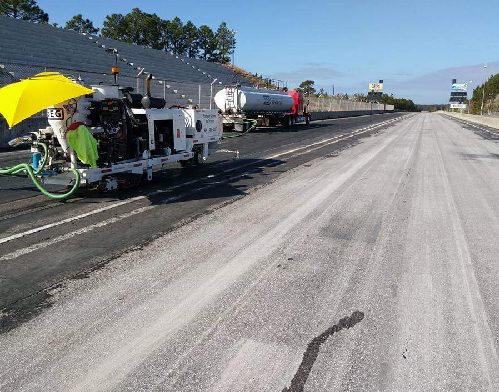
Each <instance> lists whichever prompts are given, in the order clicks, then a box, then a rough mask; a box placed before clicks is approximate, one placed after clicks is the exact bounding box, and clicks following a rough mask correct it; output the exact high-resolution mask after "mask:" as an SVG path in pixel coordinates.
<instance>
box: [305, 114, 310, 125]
mask: <svg viewBox="0 0 499 392" xmlns="http://www.w3.org/2000/svg"><path fill="white" fill-rule="evenodd" d="M305 124H307V125H310V116H305Z"/></svg>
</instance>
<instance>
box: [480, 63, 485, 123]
mask: <svg viewBox="0 0 499 392" xmlns="http://www.w3.org/2000/svg"><path fill="white" fill-rule="evenodd" d="M483 69H484V70H485V69H487V64H485V65H484V66H483ZM485 82H486V80H484V81H483V91H482V106H481V107H480V116H483V101H484V100H485Z"/></svg>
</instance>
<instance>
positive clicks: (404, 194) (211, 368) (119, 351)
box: [0, 114, 499, 392]
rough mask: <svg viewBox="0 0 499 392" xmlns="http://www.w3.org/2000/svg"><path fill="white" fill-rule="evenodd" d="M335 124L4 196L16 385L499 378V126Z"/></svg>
mask: <svg viewBox="0 0 499 392" xmlns="http://www.w3.org/2000/svg"><path fill="white" fill-rule="evenodd" d="M357 120H359V119H357ZM379 120H380V121H385V120H387V118H380V119H379ZM365 121H369V122H370V123H372V122H373V119H372V118H369V119H367V120H365ZM331 124H333V125H328V124H325V125H324V126H323V127H317V128H315V129H310V130H307V132H305V131H303V132H296V133H293V134H292V135H293V136H290V135H291V134H289V135H284V136H285V137H284V136H280V135H279V134H278V133H275V134H271V135H263V134H262V135H256V136H253V137H252V138H248V139H247V140H246V141H244V142H241V141H239V142H238V145H239V146H241V145H242V143H248V146H247V148H248V156H247V158H244V159H243V160H240V161H236V162H234V161H231V160H227V161H220V162H218V163H215V164H214V165H213V169H214V170H215V171H217V172H220V171H221V170H226V171H227V170H230V171H228V172H225V173H223V175H218V176H217V175H215V174H208V176H210V177H207V175H206V174H205V173H204V172H203V175H202V177H196V176H195V175H194V174H193V175H192V176H190V178H191V180H189V181H191V182H192V181H194V180H195V179H197V178H199V179H200V180H202V181H201V182H197V183H195V184H191V185H189V184H187V185H185V182H186V179H185V174H184V175H180V174H179V175H178V177H175V176H173V177H172V178H171V181H172V182H170V184H172V183H173V184H178V187H177V188H175V189H174V190H170V191H162V192H158V193H156V194H150V193H151V192H153V188H154V185H153V188H151V189H149V190H148V192H150V193H149V194H148V195H147V196H146V195H135V194H134V195H127V196H126V197H125V196H123V197H122V198H120V199H100V198H94V199H93V203H92V201H91V200H92V199H83V198H82V199H76V200H75V201H72V202H69V203H65V204H60V203H58V204H54V203H47V202H41V201H40V202H38V201H36V202H35V201H34V198H32V197H28V198H26V199H24V200H21V201H15V202H5V203H4V205H1V206H0V214H4V215H3V216H4V217H7V218H5V219H3V221H0V224H2V225H3V226H2V229H3V232H2V234H1V235H0V241H2V240H3V241H4V242H3V243H0V246H2V252H1V253H0V276H1V277H2V279H3V282H2V287H1V290H2V295H1V297H2V300H3V301H4V304H5V306H4V310H3V313H4V314H3V315H2V321H3V323H4V324H3V326H4V330H5V331H6V332H5V333H3V334H1V335H0V352H2V355H1V356H0V390H1V391H2V392H3V391H11V390H25V391H31V390H33V391H39V390H51V391H52V390H53V391H55V390H64V391H96V390H104V391H137V390H162V391H302V390H305V391H336V390H338V391H343V390H348V391H365V390H373V391H377V390H382V391H385V390H387V391H428V390H431V391H438V390H441V391H449V390H455V391H463V390H480V391H482V390H490V391H496V390H499V379H498V377H499V363H498V357H497V352H496V350H497V345H498V337H499V318H498V317H499V304H498V303H497V300H496V299H497V298H498V295H499V286H498V285H497V283H496V280H497V276H499V275H498V273H499V263H498V259H497V254H498V251H499V242H498V241H497V238H499V203H498V202H497V195H498V194H499V177H498V175H497V173H498V172H499V171H498V169H499V160H498V157H499V144H498V140H499V138H496V137H495V136H494V135H489V134H486V133H481V132H480V130H479V129H474V128H473V129H471V128H468V127H466V128H464V127H463V125H462V124H460V123H458V122H455V121H453V120H450V119H448V118H446V117H443V116H440V115H437V114H419V115H414V116H407V117H404V118H403V119H401V120H399V121H396V122H393V123H391V124H388V125H386V126H385V125H384V126H380V127H379V128H376V129H365V128H366V125H367V123H366V124H364V125H361V126H352V128H351V129H350V130H348V131H347V130H346V127H345V125H344V123H343V125H341V124H340V125H338V124H339V123H338V122H331ZM362 128H364V129H363V130H361V129H362ZM354 129H357V133H358V134H357V135H356V136H353V135H354V134H352V132H353V131H354ZM361 132H362V133H361ZM339 135H342V136H339ZM369 135H371V136H372V137H366V136H369ZM279 137H281V139H279ZM265 138H267V140H270V138H275V139H272V144H270V143H266V142H265V140H266V139H265ZM293 138H295V139H293ZM300 138H301V140H299V139H300ZM241 139H242V138H241ZM235 140H236V139H233V140H231V142H230V143H233V142H234V143H235ZM250 141H251V142H252V144H253V145H255V146H256V149H255V151H257V150H258V143H263V145H267V146H272V151H268V152H265V153H260V155H258V156H257V155H254V156H252V155H251V152H249V149H250V144H251V143H249V142H250ZM279 141H282V144H281V145H280V146H279V145H278V144H279ZM230 143H227V145H230ZM288 143H289V144H288ZM347 147H348V148H347ZM242 150H243V149H242V148H241V151H242ZM255 154H256V153H255ZM246 164H247V166H245V167H242V168H241V167H239V166H240V165H246ZM203 170H209V168H205V169H203ZM198 175H200V174H198ZM212 175H213V176H214V177H211V176H212ZM189 181H187V182H189ZM182 184H183V185H182ZM155 185H156V187H158V185H157V183H156V184H155ZM170 186H171V185H170ZM174 186H175V185H174ZM133 198H135V199H133ZM132 199H133V201H130V200H132ZM37 200H38V199H37ZM82 200H85V201H82ZM113 203H114V204H116V203H124V204H122V205H120V206H117V207H113V208H110V209H107V210H105V209H104V206H108V207H109V206H110V205H112V204H113ZM23 206H24V207H25V208H28V209H29V208H31V210H30V211H31V212H30V213H29V214H28V216H26V214H23V213H22V208H23ZM16 208H17V209H16ZM96 208H100V209H102V211H101V212H99V213H94V212H92V211H95V210H96ZM8 211H10V212H8ZM75 212H76V213H77V214H79V215H82V214H85V213H87V214H90V213H91V215H86V216H83V217H82V218H79V219H77V220H71V219H73V218H71V217H72V216H73V217H74V214H75ZM8 214H10V217H9V215H8ZM33 214H35V216H36V221H35V220H33V219H30V216H31V215H33ZM0 216H1V215H0ZM54 216H58V219H57V220H55V219H54ZM64 219H66V220H67V222H65V221H64ZM145 228H150V229H149V230H150V231H149V232H148V233H147V235H144V238H142V239H141V235H139V234H137V231H139V232H142V231H143V230H145ZM37 230H38V231H37ZM162 232H163V233H164V234H162V235H158V233H162ZM23 233H24V234H23ZM22 234H23V235H22ZM154 236H156V238H155V239H154V240H152V241H151V240H150V238H151V237H154ZM9 238H10V239H9ZM132 238H133V240H132ZM6 239H7V240H8V241H6ZM141 241H142V242H141ZM146 241H148V242H146ZM133 243H137V244H141V245H140V246H137V247H136V248H135V249H130V247H129V246H130V245H131V244H133ZM111 248H113V249H128V251H127V252H126V253H123V254H121V255H117V256H116V257H112V255H110V254H109V249H111ZM104 257H107V258H104ZM75 260H77V261H78V262H79V263H80V264H81V265H80V270H81V271H86V272H85V273H80V274H75V275H74V276H73V278H71V279H70V278H68V277H69V276H70V275H68V274H70V271H76V269H71V268H66V267H64V264H65V263H67V264H70V265H73V268H76V267H74V261H75ZM89 260H93V261H89ZM97 267H99V268H97ZM41 276H46V280H45V281H44V280H43V279H41V278H40V277H41ZM31 278H33V281H34V282H36V283H34V284H35V285H38V287H39V288H40V289H39V291H37V292H36V293H38V296H37V294H36V293H35V291H33V292H32V294H29V295H27V294H28V293H29V290H28V289H27V287H28V286H30V285H29V284H27V283H26V281H29V280H30V279H31ZM16 279H17V282H16ZM43 282H45V283H43ZM3 283H5V284H6V285H7V287H9V290H6V289H5V288H4V287H6V286H4V284H3ZM16 283H18V285H17V286H16ZM44 284H45V285H47V284H51V286H50V288H49V289H46V287H45V288H44V287H43V285H44ZM31 286H33V284H32V285H31ZM31 290H33V287H31ZM42 294H43V295H44V296H45V298H44V299H43V298H41V297H40V295H42ZM4 298H10V299H7V300H5V299H4ZM42 299H43V301H42ZM30 300H31V305H30ZM9 301H11V302H10V303H9ZM14 304H17V305H18V307H17V308H16V306H14ZM30 306H31V307H30ZM27 309H31V310H30V312H31V314H26V310H27ZM30 317H31V318H30ZM23 318H24V321H25V322H21V321H23ZM8 330H9V331H8Z"/></svg>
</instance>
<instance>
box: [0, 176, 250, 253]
mask: <svg viewBox="0 0 499 392" xmlns="http://www.w3.org/2000/svg"><path fill="white" fill-rule="evenodd" d="M256 170H258V169H257V168H255V169H253V170H250V171H246V172H244V173H241V174H237V175H235V176H231V177H229V178H227V179H225V180H223V181H217V182H215V183H212V184H209V185H205V186H203V187H200V188H196V189H194V190H192V191H189V192H185V193H182V194H180V195H176V196H171V197H168V198H166V199H164V200H161V201H160V202H159V203H158V204H156V205H151V206H145V207H140V208H137V209H135V210H132V211H129V212H126V213H123V214H120V215H118V216H115V217H112V218H109V219H106V220H103V221H101V222H99V223H94V224H92V225H89V226H85V227H82V228H81V229H78V230H75V231H72V232H70V233H66V234H63V235H61V236H58V237H54V238H51V239H49V240H47V241H44V242H39V243H36V244H33V245H30V246H28V247H25V248H21V249H18V250H16V251H14V252H11V253H8V254H6V255H3V256H0V261H7V260H12V259H15V258H17V257H20V256H23V255H25V254H28V253H31V252H34V251H36V250H39V249H43V248H46V247H47V246H50V245H54V244H56V243H58V242H61V241H65V240H68V239H70V238H73V237H74V236H77V235H81V234H85V233H88V232H90V231H92V230H94V229H98V228H100V227H104V226H107V225H109V224H111V223H116V222H119V221H121V220H123V219H126V218H130V217H131V216H134V215H137V214H140V213H142V212H146V211H149V210H152V209H154V208H156V207H158V206H159V205H162V204H168V203H171V202H172V201H177V200H180V199H182V198H183V197H186V196H189V195H191V194H193V193H198V192H201V191H204V190H207V189H210V188H214V187H216V186H217V185H220V184H224V183H227V182H231V181H234V180H236V179H239V178H242V177H245V176H247V175H248V174H250V173H251V172H253V171H256Z"/></svg>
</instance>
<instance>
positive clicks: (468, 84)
mask: <svg viewBox="0 0 499 392" xmlns="http://www.w3.org/2000/svg"><path fill="white" fill-rule="evenodd" d="M471 83H473V80H470V81H468V83H467V84H466V91H468V86H471ZM466 95H468V93H466ZM466 99H468V97H466ZM470 106H471V100H470V99H468V114H470Z"/></svg>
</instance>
